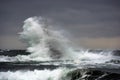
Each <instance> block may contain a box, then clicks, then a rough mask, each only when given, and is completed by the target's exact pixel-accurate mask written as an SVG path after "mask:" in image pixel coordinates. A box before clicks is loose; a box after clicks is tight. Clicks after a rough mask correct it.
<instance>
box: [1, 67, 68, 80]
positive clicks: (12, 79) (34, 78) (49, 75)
mask: <svg viewBox="0 0 120 80" xmlns="http://www.w3.org/2000/svg"><path fill="white" fill-rule="evenodd" d="M69 71H70V70H68V69H63V68H58V69H55V70H48V69H45V70H34V71H15V72H11V71H8V72H0V80H67V78H66V74H67V73H68V72H69Z"/></svg>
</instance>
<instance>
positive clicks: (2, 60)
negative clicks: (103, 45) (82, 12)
mask: <svg viewBox="0 0 120 80" xmlns="http://www.w3.org/2000/svg"><path fill="white" fill-rule="evenodd" d="M19 35H20V39H21V40H22V42H24V43H26V44H27V48H26V49H25V50H15V49H13V50H8V49H4V50H3V49H0V80H120V50H119V49H113V50H110V49H105V50H101V49H96V50H93V49H83V48H81V47H80V48H78V47H77V48H76V47H74V46H73V45H72V43H71V41H70V40H69V39H67V38H66V37H65V36H63V35H62V33H61V31H59V30H56V29H54V28H53V27H52V26H51V25H49V23H47V21H45V19H43V18H42V17H30V18H28V19H26V20H25V21H24V25H23V31H22V32H20V33H19Z"/></svg>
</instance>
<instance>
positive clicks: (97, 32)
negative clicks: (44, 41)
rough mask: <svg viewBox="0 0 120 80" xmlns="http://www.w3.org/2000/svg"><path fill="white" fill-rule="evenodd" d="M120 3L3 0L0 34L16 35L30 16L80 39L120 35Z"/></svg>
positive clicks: (117, 0) (114, 0) (119, 0)
mask: <svg viewBox="0 0 120 80" xmlns="http://www.w3.org/2000/svg"><path fill="white" fill-rule="evenodd" d="M119 4H120V0H0V24H1V25H0V28H1V29H0V34H1V35H16V34H17V32H20V31H21V29H22V27H21V26H22V25H23V21H24V20H25V19H26V18H28V17H31V16H43V17H47V18H50V19H52V20H53V21H54V22H55V23H58V24H60V25H62V28H63V29H64V28H65V29H68V30H70V32H71V33H74V36H77V37H81V36H83V37H96V36H98V37H114V36H119V35H120V30H119V29H120V28H119V27H120V24H119V22H120V5H119Z"/></svg>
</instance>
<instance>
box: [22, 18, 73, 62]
mask: <svg viewBox="0 0 120 80" xmlns="http://www.w3.org/2000/svg"><path fill="white" fill-rule="evenodd" d="M24 23H25V24H24V26H23V32H21V33H20V34H21V35H20V37H21V38H22V39H24V41H25V42H26V43H28V46H29V47H28V48H27V50H28V52H30V53H31V55H29V57H30V58H33V59H35V58H38V59H41V60H50V59H73V57H74V58H75V52H73V49H72V47H71V46H70V45H69V44H68V43H69V40H67V39H66V38H65V37H64V36H62V35H61V33H60V31H57V30H52V29H51V28H50V27H51V26H50V25H48V24H47V23H46V22H45V20H44V19H43V18H41V17H32V18H28V19H27V20H25V22H24Z"/></svg>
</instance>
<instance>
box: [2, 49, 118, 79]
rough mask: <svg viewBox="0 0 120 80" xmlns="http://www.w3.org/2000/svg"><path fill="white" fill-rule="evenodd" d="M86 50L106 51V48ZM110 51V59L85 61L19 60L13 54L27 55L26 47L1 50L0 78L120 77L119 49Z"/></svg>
mask: <svg viewBox="0 0 120 80" xmlns="http://www.w3.org/2000/svg"><path fill="white" fill-rule="evenodd" d="M87 52H89V53H90V52H92V54H100V53H101V52H104V54H105V52H106V54H107V53H108V51H107V50H106V51H103V50H88V51H87ZM110 52H111V53H110V54H111V55H112V57H114V58H113V59H110V60H109V61H106V62H104V63H103V62H102V63H94V64H91V62H89V61H88V60H82V61H80V62H76V61H74V60H60V59H53V60H49V61H38V60H22V58H21V60H20V59H15V57H16V56H22V55H24V56H29V55H30V53H29V52H26V51H25V50H0V80H120V50H112V51H110ZM102 55H103V54H102ZM12 59H13V60H12Z"/></svg>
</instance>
